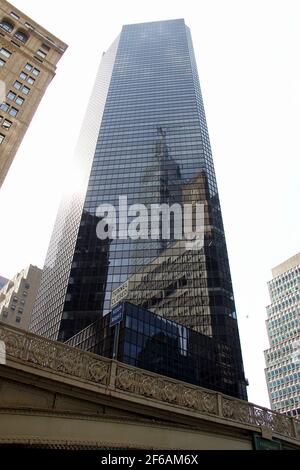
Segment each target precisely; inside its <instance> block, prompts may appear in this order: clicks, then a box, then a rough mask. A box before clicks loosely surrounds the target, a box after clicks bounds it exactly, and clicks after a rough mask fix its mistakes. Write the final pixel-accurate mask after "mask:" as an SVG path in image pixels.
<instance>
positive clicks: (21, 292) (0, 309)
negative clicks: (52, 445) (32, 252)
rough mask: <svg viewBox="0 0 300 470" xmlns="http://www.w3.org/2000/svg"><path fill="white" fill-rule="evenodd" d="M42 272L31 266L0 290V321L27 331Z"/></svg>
mask: <svg viewBox="0 0 300 470" xmlns="http://www.w3.org/2000/svg"><path fill="white" fill-rule="evenodd" d="M41 275H42V270H41V269H39V268H37V267H36V266H32V265H31V264H30V265H29V266H28V267H27V268H26V269H23V270H22V271H21V272H19V273H18V274H16V276H14V277H13V278H12V279H10V280H8V281H7V283H6V284H5V285H4V286H3V287H2V289H0V321H3V322H4V323H8V324H9V325H15V326H18V327H20V328H24V329H26V330H27V329H28V326H29V323H30V317H31V313H32V307H33V304H34V301H35V297H36V294H37V291H38V288H39V285H40V282H41Z"/></svg>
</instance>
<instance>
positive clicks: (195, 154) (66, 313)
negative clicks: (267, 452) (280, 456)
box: [31, 19, 246, 398]
mask: <svg viewBox="0 0 300 470" xmlns="http://www.w3.org/2000/svg"><path fill="white" fill-rule="evenodd" d="M70 180H73V181H74V184H75V183H77V185H75V186H74V187H73V189H70V188H68V191H66V195H65V197H64V199H63V201H62V204H61V207H60V209H59V214H58V217H57V221H56V224H55V227H54V232H53V235H52V239H51V242H50V246H49V250H48V254H47V258H46V261H45V266H44V271H43V276H42V282H41V287H40V290H39V293H38V296H37V301H36V304H35V307H34V311H33V315H32V323H31V330H32V331H34V332H36V333H39V334H41V335H45V336H47V337H49V338H52V339H58V340H60V341H67V340H69V339H70V338H71V337H72V336H74V335H76V334H77V333H79V332H80V331H81V330H82V329H84V328H86V327H87V326H88V325H90V324H92V323H93V322H94V321H96V320H97V319H99V317H101V316H103V315H106V314H107V313H109V312H110V311H111V309H112V307H113V306H114V305H116V304H117V303H118V302H120V301H125V300H127V301H129V302H131V304H134V305H137V306H140V307H141V308H143V309H147V310H149V311H152V312H153V313H155V314H157V315H161V316H163V317H166V318H168V319H170V320H172V321H176V322H177V323H179V324H182V325H185V326H187V327H189V328H192V329H193V330H195V331H197V332H198V333H201V334H203V335H207V336H208V337H210V338H212V339H213V338H216V340H217V341H218V342H223V343H224V345H226V346H227V347H228V348H230V351H231V353H230V355H231V357H232V358H233V359H232V361H233V362H234V366H235V368H236V371H237V377H238V379H237V388H238V390H239V392H238V394H237V395H238V396H240V397H241V398H246V381H245V377H244V371H243V363H242V355H241V349H240V342H239V334H238V326H237V318H236V311H235V304H234V297H233V290H232V283H231V276H230V268H229V263H228V256H227V250H226V242H225V236H224V229H223V224H222V215H221V209H220V203H219V197H218V190H217V183H216V177H215V172H214V166H213V160H212V155H211V149H210V142H209V136H208V131H207V125H206V119H205V112H204V107H203V102H202V96H201V90H200V84H199V79H198V74H197V68H196V63H195V57H194V52H193V46H192V41H191V35H190V31H189V28H188V27H187V26H186V25H185V23H184V20H183V19H178V20H170V21H158V22H151V23H143V24H134V25H125V26H123V28H122V31H121V34H120V35H119V36H118V38H117V39H116V40H115V42H114V43H113V44H112V46H111V47H110V48H109V50H108V51H107V52H106V53H104V54H103V56H102V60H101V64H100V68H99V72H98V75H97V77H96V81H95V85H94V89H93V92H92V96H91V99H90V102H89V105H88V109H87V113H86V117H85V119H84V123H83V126H82V131H81V135H80V138H79V141H78V145H77V150H76V156H75V162H74V165H73V168H72V171H71V175H70ZM120 196H126V197H127V201H128V205H129V206H130V205H132V204H144V205H145V207H147V208H148V207H150V205H151V204H169V205H171V204H174V203H177V204H181V205H183V204H187V203H190V204H195V203H201V204H202V206H203V207H204V245H203V246H202V247H201V248H199V249H197V250H190V249H187V248H186V244H185V242H184V241H182V240H177V239H176V237H174V234H173V230H171V231H170V238H169V239H168V240H166V239H163V237H162V236H161V233H160V234H159V237H158V238H157V239H152V238H151V237H150V236H149V238H148V239H131V238H124V239H120V238H116V239H110V238H107V239H106V240H101V239H100V238H99V237H98V236H97V233H96V228H97V225H98V224H99V222H101V220H102V218H101V216H98V215H97V214H98V212H97V207H98V206H99V205H100V204H112V205H113V206H115V207H118V204H119V197H120ZM171 225H172V224H171Z"/></svg>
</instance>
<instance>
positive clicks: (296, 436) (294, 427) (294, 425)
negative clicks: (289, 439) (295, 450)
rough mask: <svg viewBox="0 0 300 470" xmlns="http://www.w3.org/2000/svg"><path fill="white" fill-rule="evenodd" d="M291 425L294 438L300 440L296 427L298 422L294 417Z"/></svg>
mask: <svg viewBox="0 0 300 470" xmlns="http://www.w3.org/2000/svg"><path fill="white" fill-rule="evenodd" d="M290 420H291V423H292V430H293V437H295V438H296V439H298V432H297V427H296V420H295V419H294V418H293V417H290ZM299 437H300V436H299Z"/></svg>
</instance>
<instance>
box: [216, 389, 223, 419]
mask: <svg viewBox="0 0 300 470" xmlns="http://www.w3.org/2000/svg"><path fill="white" fill-rule="evenodd" d="M222 404H223V403H222V395H221V394H220V393H218V394H217V406H218V415H219V416H220V417H222V416H223V412H222Z"/></svg>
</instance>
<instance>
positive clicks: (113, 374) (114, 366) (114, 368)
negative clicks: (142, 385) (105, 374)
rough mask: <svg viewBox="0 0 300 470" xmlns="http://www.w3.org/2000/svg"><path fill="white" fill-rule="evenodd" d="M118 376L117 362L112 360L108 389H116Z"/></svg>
mask: <svg viewBox="0 0 300 470" xmlns="http://www.w3.org/2000/svg"><path fill="white" fill-rule="evenodd" d="M116 376H117V363H116V361H114V360H112V361H111V365H110V376H109V384H108V388H112V389H113V390H114V389H115V388H116Z"/></svg>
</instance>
